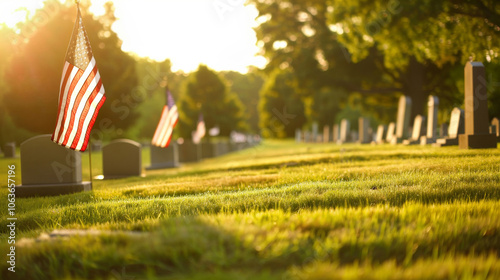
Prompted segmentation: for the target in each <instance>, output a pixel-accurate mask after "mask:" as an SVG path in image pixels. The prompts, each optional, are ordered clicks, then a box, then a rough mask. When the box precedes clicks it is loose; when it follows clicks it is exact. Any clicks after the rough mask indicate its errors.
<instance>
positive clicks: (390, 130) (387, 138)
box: [385, 122, 396, 143]
mask: <svg viewBox="0 0 500 280" xmlns="http://www.w3.org/2000/svg"><path fill="white" fill-rule="evenodd" d="M395 133H396V123H394V122H390V123H389V126H388V127H387V135H386V136H385V141H386V142H387V143H391V141H392V138H394V136H395Z"/></svg>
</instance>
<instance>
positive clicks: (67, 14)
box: [5, 1, 137, 137]
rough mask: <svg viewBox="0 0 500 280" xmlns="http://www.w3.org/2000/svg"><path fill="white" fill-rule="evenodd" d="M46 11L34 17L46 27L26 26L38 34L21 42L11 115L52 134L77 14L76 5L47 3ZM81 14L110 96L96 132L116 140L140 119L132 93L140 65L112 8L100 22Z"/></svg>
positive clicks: (8, 98)
mask: <svg viewBox="0 0 500 280" xmlns="http://www.w3.org/2000/svg"><path fill="white" fill-rule="evenodd" d="M45 7H46V8H44V9H42V10H38V11H37V13H36V14H35V16H34V17H33V21H35V20H40V19H42V22H32V21H28V22H26V23H23V24H24V26H23V24H21V27H20V28H21V30H25V29H26V28H28V27H33V26H34V31H32V33H31V34H30V36H26V37H27V40H25V41H19V42H17V45H16V48H17V49H18V52H16V53H15V54H14V56H13V58H12V60H11V62H10V66H9V68H8V69H7V73H6V80H7V81H8V84H9V90H8V92H7V93H6V94H5V105H6V107H7V110H8V112H9V114H10V115H11V117H12V119H13V121H14V123H15V124H16V125H17V126H19V127H22V128H25V129H27V130H29V131H32V132H36V133H50V132H52V130H53V129H54V127H55V122H56V116H57V103H58V100H57V98H58V92H59V84H60V80H61V71H62V67H63V64H64V57H65V53H66V48H67V46H68V42H69V39H70V37H71V32H72V27H73V25H74V21H75V15H76V10H75V6H74V4H72V5H71V6H69V7H67V6H63V5H62V4H60V3H59V2H57V1H48V2H46V3H45ZM47 7H50V10H49V11H50V12H48V11H47V9H49V8H47ZM81 9H82V13H83V21H84V25H85V28H86V30H87V34H88V36H89V40H90V42H91V44H92V51H93V54H94V57H95V59H96V61H97V66H98V69H99V73H100V74H101V79H102V82H103V85H104V88H105V91H106V96H107V100H106V102H105V103H104V106H103V107H102V108H101V111H100V113H99V116H98V119H97V121H96V125H95V126H94V130H96V129H97V130H102V132H103V133H100V135H103V137H113V136H117V135H119V134H120V132H122V131H123V129H126V128H127V127H129V126H130V125H131V124H132V123H133V122H134V120H135V114H134V112H133V111H132V110H130V106H129V105H128V103H130V102H131V99H133V98H135V96H132V91H133V89H134V88H135V87H136V86H137V78H136V73H135V61H134V59H133V58H131V57H130V56H129V55H128V54H126V53H124V52H123V51H122V50H121V41H120V40H119V38H118V36H117V35H116V33H114V32H113V31H112V30H111V23H112V22H113V21H114V20H115V18H114V15H113V8H112V6H111V5H108V6H107V11H106V14H105V15H104V16H102V17H101V18H99V19H94V18H93V16H92V15H91V14H88V12H87V10H86V7H81ZM25 26H26V27H25ZM20 36H21V39H22V38H24V37H23V34H21V35H20ZM13 43H14V42H13ZM113 104H114V105H113ZM123 108H126V109H127V110H128V111H125V109H123ZM27 112H29V113H28V114H27ZM104 119H106V120H107V122H106V123H109V121H110V122H111V123H112V126H111V129H110V127H108V126H107V125H106V127H105V128H104V127H101V126H102V125H101V121H102V120H104ZM104 130H106V133H104Z"/></svg>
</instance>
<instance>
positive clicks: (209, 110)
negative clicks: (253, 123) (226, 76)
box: [177, 65, 248, 139]
mask: <svg viewBox="0 0 500 280" xmlns="http://www.w3.org/2000/svg"><path fill="white" fill-rule="evenodd" d="M177 104H178V107H179V130H178V133H179V136H180V137H183V138H186V139H191V132H192V131H194V130H196V124H197V122H198V116H199V114H200V113H202V114H203V118H204V121H205V126H206V127H207V129H209V128H212V127H216V126H217V127H219V129H220V135H221V136H229V135H230V133H231V131H233V130H240V131H243V130H245V131H246V130H247V129H248V126H247V124H246V122H245V116H244V107H243V105H242V103H241V101H240V100H239V99H238V96H237V95H236V94H235V93H233V92H230V91H229V87H228V85H227V82H226V81H225V80H223V79H222V78H221V76H220V75H219V74H218V73H216V72H215V71H213V70H211V69H209V68H208V67H207V66H205V65H200V66H199V67H198V70H197V71H195V72H193V73H191V74H190V75H189V77H188V78H187V80H186V81H185V83H184V86H183V89H182V90H181V94H180V97H179V100H178V103H177ZM207 137H208V135H207Z"/></svg>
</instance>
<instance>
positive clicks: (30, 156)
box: [16, 134, 92, 197]
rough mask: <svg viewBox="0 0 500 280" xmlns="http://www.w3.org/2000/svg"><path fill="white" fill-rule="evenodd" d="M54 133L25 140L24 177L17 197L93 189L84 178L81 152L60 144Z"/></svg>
mask: <svg viewBox="0 0 500 280" xmlns="http://www.w3.org/2000/svg"><path fill="white" fill-rule="evenodd" d="M50 138H51V135H50V134H46V135H39V136H35V137H33V138H30V139H28V140H26V141H24V142H23V143H22V144H21V180H22V183H23V184H22V185H20V186H17V187H16V196H17V197H32V196H55V195H63V194H70V193H75V192H81V191H90V190H92V184H91V183H90V182H83V181H82V158H81V155H82V154H81V153H80V152H76V151H73V150H70V149H67V148H65V147H62V146H59V145H57V144H55V143H54V142H52V140H50Z"/></svg>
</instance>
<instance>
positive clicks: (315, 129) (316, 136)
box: [312, 122, 318, 142]
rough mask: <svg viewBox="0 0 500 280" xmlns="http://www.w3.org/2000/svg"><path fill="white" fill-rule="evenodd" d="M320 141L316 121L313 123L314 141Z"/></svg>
mask: <svg viewBox="0 0 500 280" xmlns="http://www.w3.org/2000/svg"><path fill="white" fill-rule="evenodd" d="M317 141H318V123H317V122H314V123H313V124H312V142H317Z"/></svg>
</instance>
